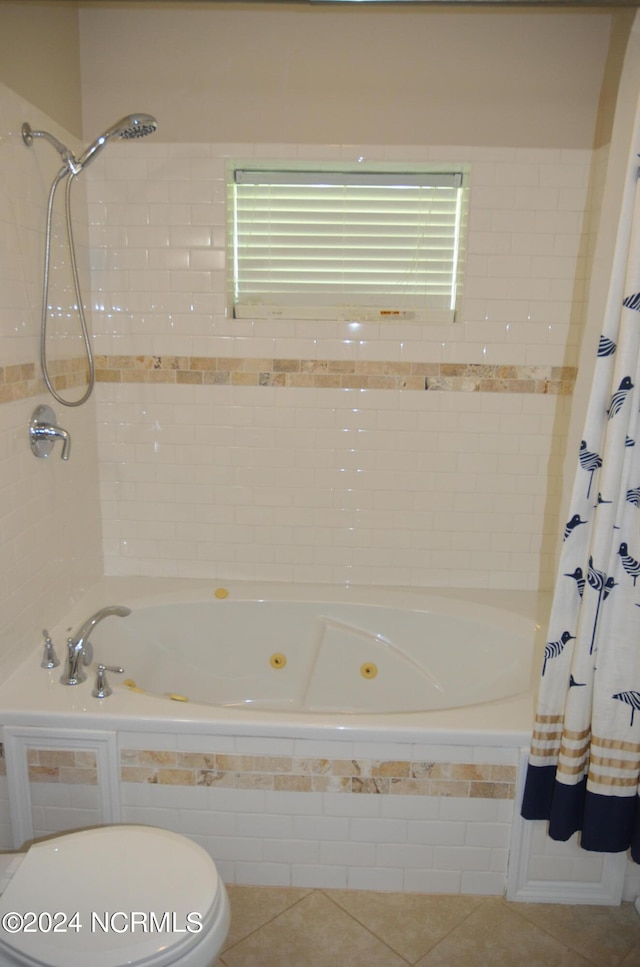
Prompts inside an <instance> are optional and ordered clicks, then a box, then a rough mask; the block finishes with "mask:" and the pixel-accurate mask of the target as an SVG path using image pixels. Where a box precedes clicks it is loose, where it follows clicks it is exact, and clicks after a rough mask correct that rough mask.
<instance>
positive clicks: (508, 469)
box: [87, 139, 593, 590]
mask: <svg viewBox="0 0 640 967" xmlns="http://www.w3.org/2000/svg"><path fill="white" fill-rule="evenodd" d="M274 158H277V159H279V160H283V159H289V160H292V161H295V160H309V159H313V160H320V161H322V160H330V161H340V160H341V159H342V160H345V161H349V162H352V161H354V160H356V159H357V158H364V159H365V160H371V161H377V162H379V161H393V162H398V161H406V162H407V163H411V162H422V163H424V162H429V161H433V162H442V161H450V162H452V163H456V164H464V165H467V166H469V168H470V186H471V197H470V214H469V235H468V244H467V259H466V269H465V281H464V289H463V299H462V304H461V307H460V312H459V315H458V321H457V322H456V323H453V324H449V325H436V324H428V323H422V324H421V323H416V322H406V321H396V322H387V321H384V322H375V323H373V322H370V321H366V320H363V321H361V322H353V321H349V322H347V321H341V320H334V321H331V320H323V321H316V322H314V321H309V320H303V319H298V320H296V319H291V320H283V319H248V320H237V319H234V318H232V316H231V314H230V313H229V311H228V308H227V285H228V280H227V276H226V272H225V265H226V260H227V240H226V194H227V188H226V180H225V179H226V174H227V165H228V164H229V163H230V162H231V161H233V160H245V161H246V160H247V159H259V160H266V159H274ZM592 162H593V154H592V152H590V151H581V150H566V151H565V150H560V149H552V150H539V149H536V150H525V149H511V148H504V149H498V148H492V149H482V148H476V147H469V148H465V149H461V148H460V147H456V148H447V147H446V146H425V147H424V148H418V147H415V146H413V147H407V148H406V149H403V148H401V147H398V146H395V147H393V148H392V149H391V148H389V149H387V148H384V147H380V146H370V147H367V146H357V147H356V146H329V145H318V146H316V147H315V148H314V147H313V146H309V145H274V144H270V145H260V144H256V145H249V144H242V145H223V144H184V145H174V144H167V143H162V142H161V141H158V140H152V139H149V142H148V143H147V142H145V143H143V144H136V145H130V146H129V145H126V146H123V147H122V150H120V149H119V150H118V151H117V152H116V151H113V152H111V153H109V154H106V153H105V155H104V156H103V158H101V159H100V160H99V161H98V162H96V164H95V165H94V166H92V169H91V170H90V172H88V173H87V174H88V175H89V178H90V181H89V185H88V207H89V220H90V249H91V259H92V287H93V309H94V311H93V325H94V332H95V333H96V337H95V345H96V349H97V351H98V354H99V375H98V379H99V383H98V391H97V398H98V423H99V431H98V432H99V443H100V454H101V456H100V473H101V488H102V489H101V493H102V510H103V525H104V548H105V560H106V569H107V573H111V574H157V575H166V576H196V577H218V578H236V579H247V580H262V579H270V580H282V581H311V582H316V581H318V582H324V583H339V584H343V583H348V582H351V583H357V584H375V585H385V584H387V585H388V584H392V585H398V584H400V585H414V586H421V585H430V586H433V585H444V586H477V587H498V588H505V587H506V588H522V589H527V590H529V589H534V588H537V587H538V586H543V587H545V586H548V585H549V583H550V581H551V576H552V570H553V554H554V550H555V537H556V534H557V531H558V522H557V503H558V496H559V494H560V490H561V477H560V475H561V472H562V454H563V450H564V446H565V433H566V422H567V418H568V413H569V407H570V394H571V390H572V385H573V380H574V378H575V372H576V369H575V367H576V364H577V356H578V350H579V343H580V334H581V323H582V314H583V308H584V306H583V301H584V291H583V289H584V285H585V275H586V253H588V251H589V242H590V235H589V230H590V218H589V215H590V211H589V209H590V202H589V179H590V176H591V165H592ZM425 389H426V390H427V392H424V390H425ZM416 390H422V392H413V391H416ZM436 391H437V392H436Z"/></svg>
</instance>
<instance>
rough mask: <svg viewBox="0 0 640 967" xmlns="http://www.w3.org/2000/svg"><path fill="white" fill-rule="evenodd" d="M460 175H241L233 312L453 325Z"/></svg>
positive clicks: (237, 178)
mask: <svg viewBox="0 0 640 967" xmlns="http://www.w3.org/2000/svg"><path fill="white" fill-rule="evenodd" d="M463 192H464V187H463V177H462V174H461V173H460V172H452V173H449V172H444V173H443V172H430V173H416V172H410V173H406V172H389V171H384V172H383V171H380V172H375V171H368V172H364V171H348V172H338V171H323V172H319V171H302V170H300V171H270V170H256V169H254V170H249V169H244V168H243V169H237V170H235V172H234V181H233V185H232V195H233V205H232V208H233V266H234V312H235V315H236V316H238V317H241V318H246V317H248V316H260V315H284V316H290V317H295V316H300V317H303V318H314V317H315V318H336V317H338V318H340V317H343V318H344V317H352V318H358V317H360V316H366V317H376V318H380V317H382V318H384V317H387V318H393V317H394V316H397V317H401V318H407V317H410V318H425V319H435V320H437V321H451V320H452V319H453V317H454V313H455V307H456V300H457V297H458V291H459V287H460V281H461V280H460V267H461V254H462V248H463V246H462V238H461V237H462V228H463V222H464V218H463V210H464V209H463Z"/></svg>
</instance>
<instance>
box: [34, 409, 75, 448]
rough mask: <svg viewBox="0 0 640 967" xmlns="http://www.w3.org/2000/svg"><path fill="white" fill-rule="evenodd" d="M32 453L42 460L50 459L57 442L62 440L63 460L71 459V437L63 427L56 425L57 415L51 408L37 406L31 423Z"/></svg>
mask: <svg viewBox="0 0 640 967" xmlns="http://www.w3.org/2000/svg"><path fill="white" fill-rule="evenodd" d="M29 440H30V443H31V452H32V453H33V455H34V456H35V457H38V458H39V459H40V460H42V459H44V457H48V456H49V454H50V453H51V451H52V449H53V445H54V443H55V442H56V440H62V453H61V454H60V456H61V457H62V459H63V460H68V459H69V453H70V451H71V437H70V436H69V434H68V433H67V431H66V430H63V429H62V427H61V426H57V425H56V415H55V413H54V412H53V410H52V409H51V407H50V406H36V408H35V410H34V411H33V415H32V417H31V422H30V423H29Z"/></svg>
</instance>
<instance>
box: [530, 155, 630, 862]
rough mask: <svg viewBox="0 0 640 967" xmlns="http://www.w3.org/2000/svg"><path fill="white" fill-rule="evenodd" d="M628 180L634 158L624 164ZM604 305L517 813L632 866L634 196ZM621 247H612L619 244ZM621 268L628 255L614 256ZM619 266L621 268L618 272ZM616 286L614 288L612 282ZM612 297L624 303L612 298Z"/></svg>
mask: <svg viewBox="0 0 640 967" xmlns="http://www.w3.org/2000/svg"><path fill="white" fill-rule="evenodd" d="M630 163H631V164H632V165H633V177H635V174H636V167H637V156H635V155H634V156H633V159H632V161H631V162H630ZM630 194H631V196H632V197H631V206H632V211H631V212H628V213H627V216H626V217H627V224H628V222H629V217H630V221H631V226H630V230H629V231H627V233H626V239H627V242H626V248H627V252H626V281H625V283H624V295H623V297H622V299H619V298H618V300H617V301H618V305H617V306H613V307H612V306H611V301H612V300H611V298H610V299H609V308H608V309H607V312H606V316H607V318H606V319H605V324H604V327H603V331H602V335H601V336H600V343H599V347H598V356H597V360H596V365H595V372H594V378H593V385H592V388H591V396H590V400H589V405H588V410H587V416H586V421H585V427H584V432H583V438H582V442H581V443H580V448H579V453H578V460H577V466H576V478H575V482H574V487H573V493H572V499H571V509H570V511H569V513H568V515H567V516H568V520H567V523H566V526H565V530H564V542H563V545H562V552H561V557H560V567H559V572H558V576H557V581H556V588H555V595H554V599H553V605H552V609H551V617H550V622H549V630H548V636H547V637H548V641H547V644H546V647H545V650H544V658H543V665H542V677H541V684H540V695H539V700H538V708H537V713H536V717H535V723H534V731H533V737H532V742H531V749H530V754H529V764H528V768H527V775H526V782H525V790H524V798H523V804H522V815H523V816H524V818H525V819H544V820H548V821H549V835H550V836H551V838H552V839H556V840H567V839H569V837H570V836H572V835H573V834H574V833H575V832H577V831H581V837H580V843H581V846H582V847H583V848H584V849H587V850H596V851H603V852H620V851H623V850H626V849H628V848H629V847H631V856H632V858H633V859H634V860H635V861H636V862H640V809H639V805H638V804H639V799H638V789H639V786H638V783H639V778H640V580H639V579H640V412H639V411H640V359H639V352H640V194H639V192H638V188H637V179H636V181H635V188H631V189H630V191H628V192H627V199H628V200H629V195H630ZM619 247H620V243H619ZM616 262H617V263H619V262H622V269H624V264H625V252H624V250H623V252H622V255H621V256H620V257H619V258H618V256H617V257H616ZM618 272H620V267H618ZM618 288H620V285H618ZM620 302H621V303H622V304H620Z"/></svg>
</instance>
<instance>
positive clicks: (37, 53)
mask: <svg viewBox="0 0 640 967" xmlns="http://www.w3.org/2000/svg"><path fill="white" fill-rule="evenodd" d="M0 81H2V83H4V84H6V85H7V86H8V87H10V88H11V89H12V90H14V91H15V92H16V93H17V94H20V95H21V96H22V97H24V98H26V99H27V100H28V101H30V102H31V103H32V104H34V105H35V106H36V107H39V108H40V109H41V110H42V111H44V112H45V114H48V115H49V117H51V118H53V119H54V120H55V121H57V122H58V123H59V124H61V125H62V126H63V127H64V128H66V129H67V131H70V132H71V133H72V134H75V135H76V136H78V137H79V136H80V133H81V108H80V101H81V97H80V46H79V31H78V11H77V4H76V3H75V2H65V0H55V2H52V0H49V2H46V0H45V2H36V0H16V2H7V0H0Z"/></svg>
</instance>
